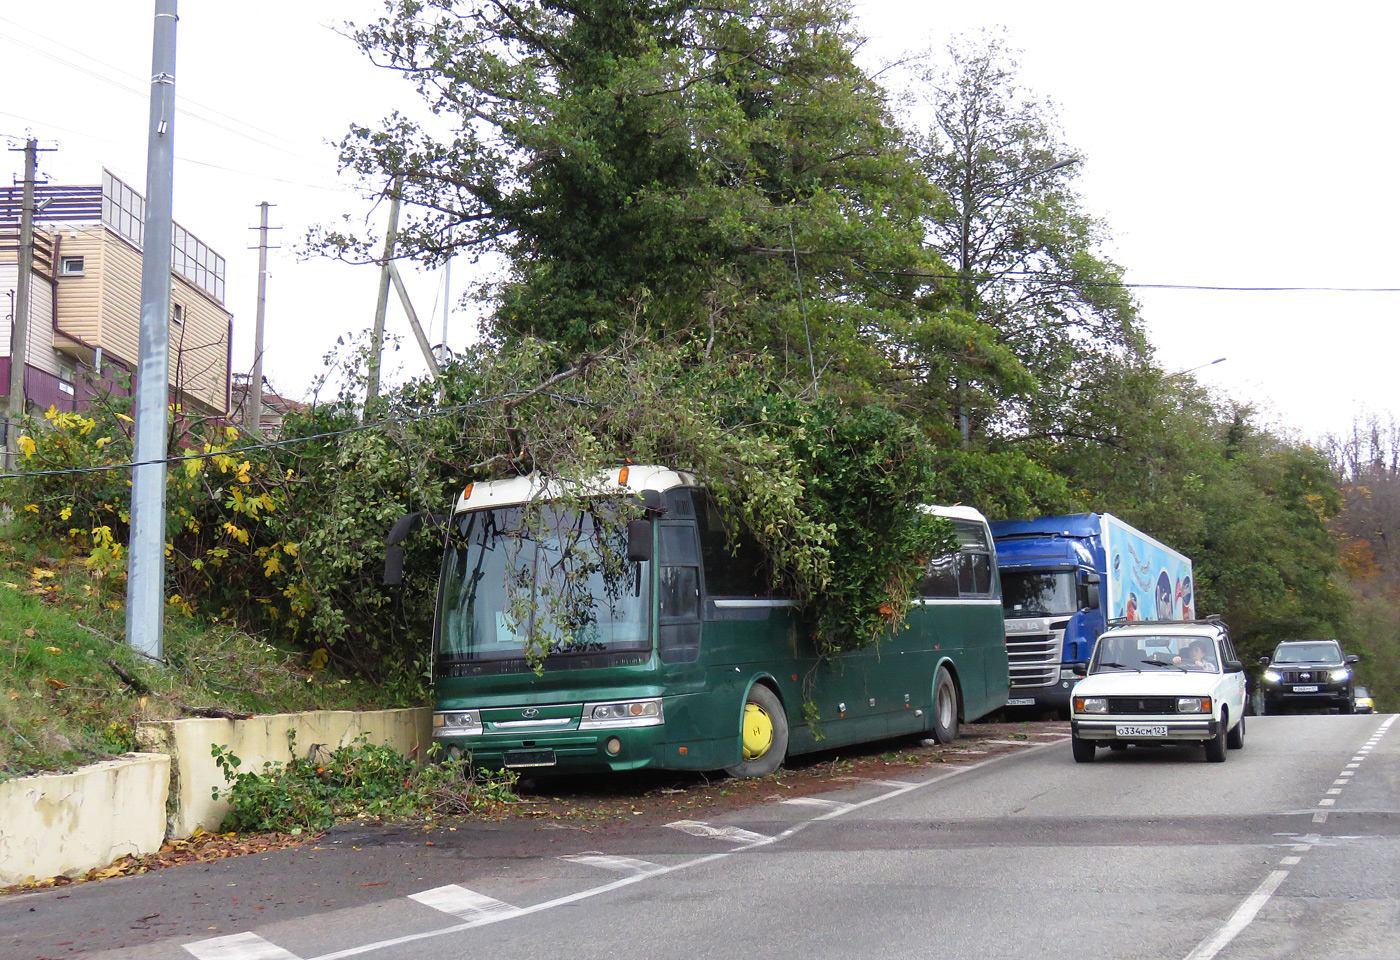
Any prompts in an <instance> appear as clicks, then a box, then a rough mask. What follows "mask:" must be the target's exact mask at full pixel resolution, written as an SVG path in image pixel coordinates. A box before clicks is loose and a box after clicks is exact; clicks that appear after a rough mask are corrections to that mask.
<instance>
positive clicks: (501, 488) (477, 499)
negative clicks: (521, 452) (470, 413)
mask: <svg viewBox="0 0 1400 960" xmlns="http://www.w3.org/2000/svg"><path fill="white" fill-rule="evenodd" d="M695 485H696V483H695V478H694V477H693V476H691V475H690V474H688V473H681V472H680V471H677V470H672V469H670V468H669V467H656V466H641V465H630V464H629V465H628V466H626V467H617V468H615V469H612V470H609V471H607V472H606V473H600V474H598V475H597V476H595V477H593V478H592V479H591V480H589V481H586V482H581V483H579V484H578V487H579V489H580V491H581V492H583V493H585V495H590V496H600V497H602V496H609V495H612V496H617V495H621V494H627V493H630V494H633V495H636V494H639V493H641V492H642V491H644V490H655V491H657V492H658V493H664V492H665V491H667V490H670V489H671V488H673V487H687V486H690V487H693V486H695ZM561 489H562V488H561V485H560V481H559V480H558V479H550V478H546V477H544V476H542V475H540V474H538V473H532V474H530V475H528V476H524V477H510V478H509V479H506V480H490V481H487V482H485V483H473V484H471V485H470V486H468V487H467V488H466V489H465V490H464V491H462V495H461V496H459V497H458V498H457V505H456V508H455V509H456V510H457V511H461V510H476V509H480V508H481V507H508V506H514V505H517V504H521V503H530V502H532V501H535V500H548V499H550V498H552V497H555V496H558V495H559V492H560V490H561Z"/></svg>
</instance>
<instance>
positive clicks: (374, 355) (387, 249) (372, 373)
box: [365, 177, 403, 415]
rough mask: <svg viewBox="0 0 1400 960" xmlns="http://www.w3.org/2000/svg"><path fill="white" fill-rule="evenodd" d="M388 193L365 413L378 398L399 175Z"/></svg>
mask: <svg viewBox="0 0 1400 960" xmlns="http://www.w3.org/2000/svg"><path fill="white" fill-rule="evenodd" d="M390 189H391V196H390V197H389V229H388V231H387V232H385V234H384V256H383V258H382V259H381V260H380V261H379V299H378V301H377V302H376V303H375V305H374V332H373V333H372V334H370V343H369V387H368V389H367V390H366V391H365V414H366V415H368V414H369V408H370V404H372V403H374V401H375V400H377V399H379V361H380V354H381V353H383V351H384V314H385V313H387V312H388V309H389V283H390V279H389V278H390V273H389V264H391V263H393V262H394V241H395V240H397V239H398V229H399V194H400V192H402V190H403V177H395V178H394V185H393V187H391V188H390Z"/></svg>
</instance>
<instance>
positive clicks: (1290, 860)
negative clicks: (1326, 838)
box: [1279, 857, 1303, 867]
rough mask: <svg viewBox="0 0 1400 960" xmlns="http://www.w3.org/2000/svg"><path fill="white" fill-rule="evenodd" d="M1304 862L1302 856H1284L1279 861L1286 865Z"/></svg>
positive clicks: (1292, 865) (1291, 865)
mask: <svg viewBox="0 0 1400 960" xmlns="http://www.w3.org/2000/svg"><path fill="white" fill-rule="evenodd" d="M1302 862H1303V858H1302V857H1284V858H1283V859H1282V860H1280V861H1279V865H1280V866H1284V867H1296V866H1297V865H1298V864H1300V863H1302Z"/></svg>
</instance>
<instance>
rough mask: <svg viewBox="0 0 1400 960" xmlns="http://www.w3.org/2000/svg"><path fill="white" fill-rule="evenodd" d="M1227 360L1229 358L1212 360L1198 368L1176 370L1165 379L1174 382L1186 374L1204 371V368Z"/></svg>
mask: <svg viewBox="0 0 1400 960" xmlns="http://www.w3.org/2000/svg"><path fill="white" fill-rule="evenodd" d="M1228 359H1229V357H1221V358H1220V359H1219V360H1212V361H1210V362H1209V363H1202V364H1200V365H1199V366H1195V367H1187V368H1186V369H1185V370H1178V371H1177V372H1176V373H1173V374H1171V375H1170V376H1168V377H1167V379H1168V380H1175V379H1176V378H1177V377H1184V376H1186V375H1187V374H1188V373H1195V372H1196V371H1197V370H1204V369H1205V368H1206V367H1213V366H1215V365H1216V364H1217V363H1224V362H1225V361H1226V360H1228Z"/></svg>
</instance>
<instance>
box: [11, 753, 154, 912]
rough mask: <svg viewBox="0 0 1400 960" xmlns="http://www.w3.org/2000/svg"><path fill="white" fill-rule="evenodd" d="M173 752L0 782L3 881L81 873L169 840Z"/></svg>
mask: <svg viewBox="0 0 1400 960" xmlns="http://www.w3.org/2000/svg"><path fill="white" fill-rule="evenodd" d="M170 769H171V766H170V758H169V757H167V756H164V755H160V754H156V755H152V754H144V753H130V754H127V755H126V756H124V757H121V758H119V759H117V760H107V761H104V762H102V763H95V764H92V765H91V766H87V767H83V768H82V769H80V770H76V771H74V772H73V773H53V774H44V775H41V776H35V777H21V778H19V779H18V780H7V781H5V782H4V783H0V886H8V885H10V884H13V883H24V882H26V881H29V880H35V879H37V880H42V879H44V878H46V877H56V876H60V875H64V876H70V877H72V876H79V875H81V874H84V873H87V871H89V870H91V869H92V868H93V867H101V866H105V865H107V864H109V863H111V862H112V861H114V860H118V859H120V858H121V857H124V856H126V855H127V854H134V855H137V856H139V855H141V854H146V853H154V852H155V851H157V850H159V849H160V845H161V841H162V840H164V838H165V821H166V810H165V805H166V797H167V792H168V789H169V786H170Z"/></svg>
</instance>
